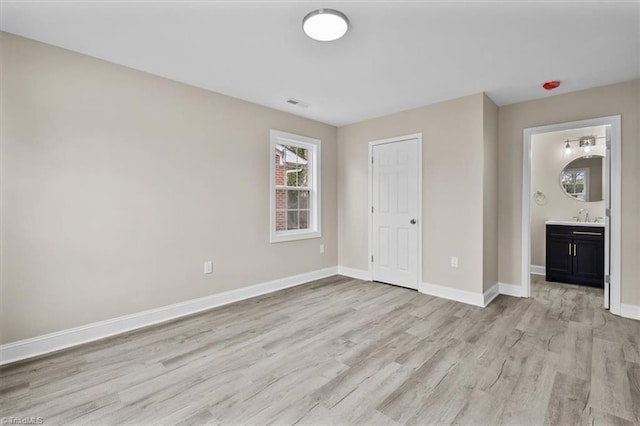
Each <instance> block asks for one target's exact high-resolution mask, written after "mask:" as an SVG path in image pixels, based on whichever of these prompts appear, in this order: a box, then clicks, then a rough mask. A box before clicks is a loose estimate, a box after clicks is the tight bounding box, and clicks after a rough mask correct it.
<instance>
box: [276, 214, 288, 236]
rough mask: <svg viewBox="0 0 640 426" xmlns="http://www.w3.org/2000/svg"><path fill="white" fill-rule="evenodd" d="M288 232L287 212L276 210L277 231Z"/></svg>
mask: <svg viewBox="0 0 640 426" xmlns="http://www.w3.org/2000/svg"><path fill="white" fill-rule="evenodd" d="M286 230H287V211H286V210H276V231H286Z"/></svg>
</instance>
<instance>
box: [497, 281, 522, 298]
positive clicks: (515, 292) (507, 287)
mask: <svg viewBox="0 0 640 426" xmlns="http://www.w3.org/2000/svg"><path fill="white" fill-rule="evenodd" d="M498 289H499V291H500V294H504V295H506V296H513V297H524V288H523V287H522V286H519V285H515V284H505V283H498Z"/></svg>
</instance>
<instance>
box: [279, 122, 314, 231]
mask: <svg viewBox="0 0 640 426" xmlns="http://www.w3.org/2000/svg"><path fill="white" fill-rule="evenodd" d="M270 152H271V185H270V187H271V188H270V190H271V197H270V198H271V232H270V235H271V242H272V243H276V242H280V241H292V240H302V239H306V238H318V237H320V236H321V235H322V234H321V229H320V224H321V218H320V212H321V204H320V140H318V139H313V138H308V137H306V136H299V135H294V134H291V133H286V132H281V131H279V130H271V150H270Z"/></svg>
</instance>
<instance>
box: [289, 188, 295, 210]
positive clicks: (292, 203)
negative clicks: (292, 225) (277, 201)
mask: <svg viewBox="0 0 640 426" xmlns="http://www.w3.org/2000/svg"><path fill="white" fill-rule="evenodd" d="M297 208H298V191H296V190H291V191H287V210H294V209H297Z"/></svg>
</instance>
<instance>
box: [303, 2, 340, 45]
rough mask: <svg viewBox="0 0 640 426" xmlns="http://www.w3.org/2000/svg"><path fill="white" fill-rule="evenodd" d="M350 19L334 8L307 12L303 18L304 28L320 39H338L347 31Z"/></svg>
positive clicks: (307, 33) (312, 36) (306, 32)
mask: <svg viewBox="0 0 640 426" xmlns="http://www.w3.org/2000/svg"><path fill="white" fill-rule="evenodd" d="M348 29H349V19H347V17H346V15H345V14H344V13H342V12H339V11H337V10H334V9H317V10H314V11H312V12H309V13H307V16H305V17H304V19H303V20H302V30H303V31H304V33H305V34H306V35H308V36H309V37H311V38H312V39H314V40H318V41H333V40H337V39H339V38H340V37H342V36H343V35H345V34H346V33H347V30H348Z"/></svg>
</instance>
